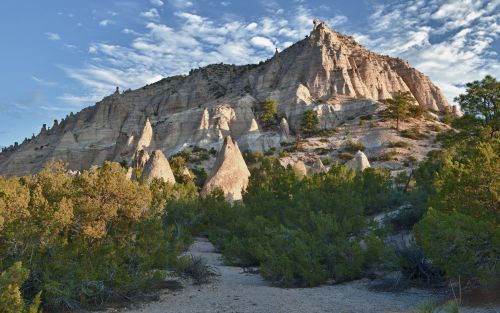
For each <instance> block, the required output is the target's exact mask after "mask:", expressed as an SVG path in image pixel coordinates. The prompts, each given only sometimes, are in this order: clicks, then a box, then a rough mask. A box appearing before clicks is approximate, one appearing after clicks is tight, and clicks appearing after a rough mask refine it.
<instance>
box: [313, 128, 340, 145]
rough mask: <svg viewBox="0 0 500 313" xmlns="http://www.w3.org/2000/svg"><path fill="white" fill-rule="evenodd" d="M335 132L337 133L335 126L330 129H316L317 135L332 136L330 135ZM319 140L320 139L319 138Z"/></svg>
mask: <svg viewBox="0 0 500 313" xmlns="http://www.w3.org/2000/svg"><path fill="white" fill-rule="evenodd" d="M336 133H338V129H336V128H332V129H322V130H320V131H318V133H317V134H318V136H327V137H328V136H332V135H335V134H336ZM323 139H326V138H323ZM320 141H321V140H320ZM322 142H328V141H326V140H325V141H322Z"/></svg>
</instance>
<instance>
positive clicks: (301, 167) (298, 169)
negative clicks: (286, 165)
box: [293, 161, 307, 177]
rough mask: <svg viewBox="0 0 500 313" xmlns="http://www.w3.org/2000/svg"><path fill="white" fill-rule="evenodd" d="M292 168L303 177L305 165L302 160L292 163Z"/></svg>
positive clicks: (305, 172)
mask: <svg viewBox="0 0 500 313" xmlns="http://www.w3.org/2000/svg"><path fill="white" fill-rule="evenodd" d="M293 169H294V170H295V173H296V174H297V176H299V177H304V176H306V175H307V168H306V165H305V164H304V162H302V161H298V162H297V163H295V164H294V165H293Z"/></svg>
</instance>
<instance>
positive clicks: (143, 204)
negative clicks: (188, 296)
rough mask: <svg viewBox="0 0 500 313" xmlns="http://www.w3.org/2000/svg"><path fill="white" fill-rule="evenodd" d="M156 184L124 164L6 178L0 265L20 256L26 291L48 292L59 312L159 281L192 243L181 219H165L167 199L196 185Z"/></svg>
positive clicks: (46, 298) (54, 167) (0, 194)
mask: <svg viewBox="0 0 500 313" xmlns="http://www.w3.org/2000/svg"><path fill="white" fill-rule="evenodd" d="M151 190H152V191H150V189H149V188H148V187H147V186H142V185H139V184H138V183H135V182H132V181H130V180H127V179H126V178H125V170H124V169H123V168H122V167H121V166H120V165H119V164H117V163H105V164H104V165H103V166H102V167H101V168H98V169H93V170H89V171H84V172H83V173H82V175H80V176H71V175H69V174H67V173H66V171H65V170H64V168H63V166H62V165H61V164H60V163H51V164H49V165H48V166H47V167H46V168H45V169H44V170H43V171H42V172H40V173H39V174H37V175H34V176H31V177H24V178H3V177H0V228H1V232H0V267H1V268H2V269H7V268H9V267H11V266H16V265H14V264H19V263H16V262H19V261H21V262H22V264H23V266H24V267H25V268H26V269H27V270H29V276H28V277H27V280H26V282H25V283H24V284H23V294H24V295H25V296H26V297H27V298H33V297H34V296H35V295H36V294H38V293H39V292H41V295H42V299H43V305H44V307H46V308H49V309H53V310H66V309H78V308H85V307H95V306H99V305H101V304H103V303H105V302H108V301H111V300H113V299H121V298H124V297H127V296H130V295H131V294H133V293H136V292H138V291H142V290H146V289H148V288H152V287H154V286H155V283H156V282H159V281H160V280H162V279H163V278H164V277H165V274H166V270H168V269H175V268H176V265H177V262H178V258H177V256H178V254H179V252H180V251H181V250H182V249H183V247H184V246H185V244H186V241H183V240H181V239H186V238H185V237H183V236H181V235H180V234H179V232H178V230H177V229H176V227H175V224H174V222H173V221H172V220H169V219H168V217H166V219H167V220H165V218H163V219H162V216H164V209H165V206H166V201H168V200H169V199H176V198H179V197H183V198H186V197H189V196H193V195H195V193H196V190H195V188H194V186H192V187H184V186H182V185H178V186H176V187H172V186H169V185H166V184H164V185H162V184H160V183H158V182H156V183H153V185H152V186H151ZM172 202H173V201H172ZM26 273H27V272H26ZM22 275H26V274H24V273H23V274H22ZM19 283H20V284H22V283H23V282H22V281H21V280H19ZM1 300H2V301H4V300H5V299H3V298H2V299H1ZM1 305H5V303H2V304H1Z"/></svg>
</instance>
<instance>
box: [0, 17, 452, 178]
mask: <svg viewBox="0 0 500 313" xmlns="http://www.w3.org/2000/svg"><path fill="white" fill-rule="evenodd" d="M396 91H409V92H411V93H412V95H413V96H414V97H415V98H416V100H417V102H418V104H419V105H422V106H425V107H426V108H428V109H430V110H433V111H435V112H437V113H439V112H440V111H443V110H445V109H446V108H447V107H448V103H447V102H446V99H445V98H444V96H443V95H442V93H441V92H440V91H439V89H438V88H437V87H436V86H435V85H434V84H432V82H431V81H430V79H429V78H428V77H426V76H425V75H423V74H422V73H420V72H418V71H417V70H415V69H414V68H412V67H411V66H410V65H409V64H408V63H407V62H406V61H404V60H401V59H397V58H391V57H389V56H382V55H378V54H375V53H372V52H370V51H368V50H367V49H366V48H364V47H363V46H361V45H359V44H357V43H356V42H355V41H354V39H353V38H352V37H348V36H345V35H342V34H340V33H338V32H335V31H333V30H331V29H329V28H328V27H327V26H326V25H325V24H324V23H320V24H316V25H315V28H314V30H313V31H312V32H311V34H310V35H309V36H308V37H307V38H305V39H303V40H301V41H299V42H297V43H295V44H293V45H292V46H290V47H289V48H287V49H285V50H284V51H282V52H281V53H278V54H276V55H274V56H273V57H272V58H271V59H269V60H267V61H265V62H261V63H260V64H258V65H245V66H234V65H223V64H218V65H209V66H207V67H205V68H200V69H195V70H192V71H191V72H190V73H189V75H187V76H175V77H169V78H165V79H162V80H160V81H158V82H157V83H154V84H151V85H148V86H144V87H142V88H140V89H137V90H134V91H128V92H125V93H121V94H120V93H115V94H113V95H111V96H108V97H106V98H104V99H103V100H102V101H100V102H98V103H96V105H95V106H92V107H88V108H85V109H83V110H82V111H80V112H79V113H77V114H70V115H69V116H67V117H66V118H65V119H63V120H62V121H60V122H59V123H54V125H53V127H52V128H50V129H49V128H47V127H46V126H45V125H44V127H43V128H42V130H41V132H40V133H39V134H38V135H37V136H35V137H34V138H32V139H30V140H26V141H25V142H24V143H22V144H21V145H18V146H15V147H11V148H8V149H6V151H4V152H3V153H1V154H0V174H4V175H5V174H7V175H22V174H29V173H33V172H36V171H39V170H40V169H41V168H42V166H43V164H44V163H45V162H46V161H48V160H50V159H61V160H64V161H66V162H68V164H69V166H70V168H73V169H78V170H81V169H85V168H88V167H90V166H92V165H99V164H102V163H103V162H104V161H105V160H114V161H122V160H125V161H127V162H130V161H131V160H132V158H133V156H134V154H135V153H136V152H137V151H139V150H141V149H144V150H145V151H148V152H151V151H153V150H156V149H159V150H161V151H163V152H164V153H165V154H167V155H172V154H174V153H176V152H178V151H181V150H183V149H185V148H187V147H189V146H199V147H204V148H207V149H210V148H215V149H219V148H220V147H221V145H222V142H223V138H225V137H226V136H228V135H231V137H232V138H234V139H236V140H237V141H238V142H239V143H240V146H241V148H242V149H243V150H253V151H266V150H269V149H271V148H279V147H280V143H281V142H283V141H287V139H291V138H293V136H295V135H296V134H297V132H299V131H300V121H301V118H302V114H303V112H304V111H306V110H316V111H317V112H318V117H319V120H320V124H319V127H320V129H331V128H334V127H337V126H339V125H342V124H343V123H345V121H348V120H351V119H353V118H355V117H359V116H360V115H363V114H365V115H366V114H372V113H374V112H375V111H376V110H377V109H378V108H379V106H380V103H378V102H377V101H378V100H381V99H385V98H389V97H391V94H392V93H393V92H396ZM267 98H272V99H274V100H276V101H277V103H278V116H279V117H280V118H285V119H284V120H282V123H281V124H282V125H281V128H279V127H278V128H268V129H263V128H262V127H261V125H259V119H258V116H257V115H256V114H254V112H255V110H256V108H258V107H259V104H260V103H261V102H262V101H264V100H265V99H267Z"/></svg>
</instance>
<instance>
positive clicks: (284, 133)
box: [280, 117, 291, 142]
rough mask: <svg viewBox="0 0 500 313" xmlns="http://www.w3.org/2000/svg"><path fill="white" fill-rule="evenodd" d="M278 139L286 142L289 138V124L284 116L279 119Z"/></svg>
mask: <svg viewBox="0 0 500 313" xmlns="http://www.w3.org/2000/svg"><path fill="white" fill-rule="evenodd" d="M280 140H281V142H288V141H290V140H291V136H290V126H288V122H287V121H286V118H284V117H283V118H281V121H280Z"/></svg>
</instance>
